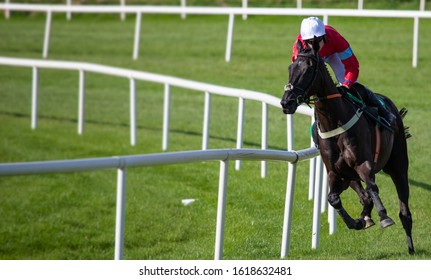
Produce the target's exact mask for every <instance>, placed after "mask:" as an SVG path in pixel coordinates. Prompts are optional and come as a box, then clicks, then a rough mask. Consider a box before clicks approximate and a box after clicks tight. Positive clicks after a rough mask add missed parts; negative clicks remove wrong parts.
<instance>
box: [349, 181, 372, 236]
mask: <svg viewBox="0 0 431 280" xmlns="http://www.w3.org/2000/svg"><path fill="white" fill-rule="evenodd" d="M350 187H351V188H352V189H353V190H354V191H355V192H356V193H357V194H358V196H359V199H360V202H361V204H362V206H363V207H364V208H363V210H362V213H361V218H362V219H364V221H365V226H364V229H367V228H370V227H372V226H374V225H375V223H374V221H373V219H372V218H371V211H372V210H373V206H374V203H373V200H372V199H371V197H370V195H369V194H368V192H366V191H365V190H364V188H363V187H362V185H361V182H360V181H351V182H350Z"/></svg>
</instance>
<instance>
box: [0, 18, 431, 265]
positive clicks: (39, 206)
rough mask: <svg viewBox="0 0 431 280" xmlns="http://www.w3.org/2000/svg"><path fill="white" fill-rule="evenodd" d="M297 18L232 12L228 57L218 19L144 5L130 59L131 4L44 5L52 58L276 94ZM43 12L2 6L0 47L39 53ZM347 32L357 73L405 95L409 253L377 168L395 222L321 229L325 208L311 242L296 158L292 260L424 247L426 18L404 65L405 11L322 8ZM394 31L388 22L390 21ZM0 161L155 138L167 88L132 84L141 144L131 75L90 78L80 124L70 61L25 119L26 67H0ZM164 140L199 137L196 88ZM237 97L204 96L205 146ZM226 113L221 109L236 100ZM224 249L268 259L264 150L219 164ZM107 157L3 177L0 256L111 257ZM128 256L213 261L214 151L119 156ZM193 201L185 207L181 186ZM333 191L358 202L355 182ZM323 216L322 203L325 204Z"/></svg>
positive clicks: (149, 148) (277, 197) (145, 146)
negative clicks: (82, 9) (132, 164)
mask: <svg viewBox="0 0 431 280" xmlns="http://www.w3.org/2000/svg"><path fill="white" fill-rule="evenodd" d="M301 19H302V18H300V17H287V18H286V17H249V19H248V20H247V21H242V20H239V19H237V20H236V22H235V30H234V32H235V34H234V41H233V49H232V61H231V62H230V63H226V62H225V61H224V48H225V43H226V42H225V39H226V38H225V36H226V30H227V18H226V17H223V16H188V17H187V20H181V19H180V17H179V16H166V15H148V16H147V15H146V16H144V17H143V26H142V35H141V36H142V37H141V49H140V54H139V59H138V60H137V61H133V60H132V45H133V32H134V18H133V17H128V18H127V19H126V20H125V21H120V20H119V19H118V16H114V15H105V16H98V15H74V17H73V20H72V21H66V20H65V19H64V16H63V15H56V16H54V22H53V30H52V33H51V34H52V38H51V47H50V54H49V58H50V59H58V60H72V61H90V62H95V63H101V64H106V65H113V66H119V67H125V68H133V69H138V70H144V71H149V72H155V73H162V74H167V75H173V76H179V77H183V78H187V79H192V80H197V81H203V82H208V83H213V84H219V85H223V86H229V87H237V88H246V89H252V90H258V91H262V92H267V93H270V94H273V95H275V96H281V93H282V88H283V85H284V83H285V82H286V80H287V67H288V65H289V60H290V49H291V44H292V40H293V38H294V36H296V33H297V30H298V26H299V23H300V20H301ZM44 22H45V19H44V16H42V15H39V14H36V15H30V16H26V15H16V16H15V15H14V16H13V17H12V18H11V19H9V20H5V19H3V18H2V19H0V24H1V26H2V28H1V29H0V36H1V38H2V40H1V42H0V50H1V54H2V56H11V57H30V58H40V57H41V51H42V40H43V30H44ZM330 24H332V25H333V26H334V27H336V28H337V29H339V30H340V31H341V33H343V34H345V36H346V37H347V39H348V40H349V41H350V43H351V45H352V47H353V49H354V51H355V53H356V55H357V56H358V58H359V60H360V62H361V75H360V80H361V82H363V83H364V84H366V85H368V86H369V87H371V88H372V89H373V90H375V91H377V92H381V93H383V94H386V95H388V96H389V97H391V98H392V99H393V100H394V101H395V103H396V104H397V105H398V106H399V107H407V108H408V109H409V114H408V115H407V117H406V123H407V125H409V126H410V127H411V133H412V134H413V138H412V139H410V140H409V153H410V184H411V208H412V214H413V219H414V232H413V238H414V241H415V245H416V250H417V254H416V255H415V256H413V257H412V256H409V255H408V254H407V247H406V245H405V240H404V239H405V236H404V231H403V229H402V226H401V223H400V222H399V220H398V218H397V215H398V211H399V209H398V201H397V197H396V193H395V188H394V187H393V184H392V182H391V180H390V178H388V177H387V176H385V175H383V174H379V175H378V177H377V183H378V185H379V186H380V192H381V197H382V199H383V202H384V203H385V206H386V207H387V209H388V213H389V215H390V216H392V217H393V218H394V219H395V221H396V222H397V224H396V225H395V226H393V227H391V228H388V229H385V230H382V229H380V228H378V227H377V226H376V227H374V228H372V229H370V230H367V231H359V232H356V231H350V230H348V229H347V228H346V227H345V225H344V224H342V222H341V221H340V219H338V220H337V222H338V224H337V225H338V230H337V233H336V234H334V235H329V234H328V226H327V224H326V223H325V222H324V221H325V219H324V218H322V221H323V222H322V228H321V232H322V235H321V242H320V247H319V249H318V250H312V249H311V219H312V204H313V202H312V201H308V199H307V194H308V181H307V179H308V177H307V174H308V162H304V163H300V164H299V166H298V178H297V184H296V188H295V200H294V212H293V221H292V225H293V229H292V236H291V248H290V254H289V259H411V258H413V259H430V257H431V252H430V249H429V248H431V240H430V236H429V232H430V226H429V224H427V220H428V216H429V214H430V207H431V204H430V201H431V200H430V198H431V186H430V185H429V183H428V182H429V179H430V175H429V173H428V156H427V155H428V151H429V148H428V144H429V141H428V139H429V136H430V135H429V134H430V133H429V130H427V129H426V124H425V123H424V121H423V120H424V119H426V117H427V116H428V113H427V112H428V108H429V105H430V104H429V103H430V102H429V101H428V99H427V92H426V81H427V79H428V74H429V73H430V70H431V69H430V66H429V65H430V63H429V62H430V60H431V57H429V54H427V53H426V52H425V50H427V49H429V47H430V45H431V38H430V37H429V36H428V34H427V30H429V28H430V27H431V26H430V25H431V22H430V21H429V20H421V23H420V24H421V25H420V27H421V33H420V46H419V51H420V52H419V65H418V68H416V69H413V68H411V46H412V26H413V22H412V20H400V19H383V20H379V21H377V20H376V19H366V18H364V19H359V18H330ZM393 26H396V32H385V30H389V29H394V27H393ZM0 81H1V85H2V87H1V90H0V98H1V100H2V102H1V103H0V123H1V140H0V141H1V145H0V149H1V150H0V161H1V162H15V161H35V160H52V159H66V158H67V159H72V158H83V157H102V156H112V155H127V154H139V153H154V152H160V151H161V135H162V132H161V129H162V113H161V112H162V106H163V100H162V95H163V88H162V86H161V85H155V84H150V83H143V82H138V83H137V90H138V103H139V110H138V127H139V130H138V144H137V146H135V147H131V146H130V144H129V127H128V122H129V120H128V81H127V80H124V79H120V78H112V77H108V76H103V75H97V74H89V75H88V76H87V89H86V90H87V97H86V98H87V99H86V102H87V103H86V126H85V132H84V135H82V136H79V135H77V133H76V126H77V125H76V118H77V116H76V114H77V90H78V89H77V87H78V74H77V73H75V72H68V71H53V70H41V71H40V82H41V86H40V92H41V95H40V98H41V99H40V107H39V112H40V119H39V126H38V129H37V130H35V131H32V130H31V129H30V92H31V69H27V68H13V67H4V66H1V67H0ZM172 98H173V99H172V115H171V119H172V123H171V143H170V151H180V150H194V149H199V148H200V147H201V130H202V110H203V94H199V93H196V92H191V91H188V90H183V89H173V93H172ZM236 106H237V100H235V99H231V98H224V97H213V107H212V116H211V117H212V122H211V131H210V135H211V138H210V144H209V147H210V148H228V147H234V146H235V139H236V113H235V112H236V110H237V109H236ZM232 112H233V113H232ZM269 114H270V115H269V117H270V127H269V135H270V136H269V137H270V140H269V146H270V148H275V149H284V148H285V116H284V115H283V114H282V113H281V112H280V111H279V110H276V109H275V108H270V112H269ZM295 123H296V124H297V125H296V128H295V132H296V135H297V136H296V139H295V140H296V148H303V147H306V146H307V145H308V143H309V140H308V124H309V121H308V118H304V117H300V116H298V117H295ZM245 129H246V130H245V135H244V139H245V143H246V144H245V146H246V147H259V146H260V104H257V103H254V102H251V101H247V102H246V128H245ZM230 165H231V168H230V172H229V182H228V184H229V187H228V200H227V203H228V204H227V215H226V232H225V246H224V257H225V258H226V259H278V258H279V255H280V253H279V252H280V241H281V228H282V219H283V209H284V195H285V184H286V171H287V167H286V164H284V163H270V164H269V175H268V178H266V179H261V178H260V175H259V174H260V171H259V167H260V163H258V162H244V163H243V167H242V169H241V170H240V171H234V169H233V163H230ZM115 180H116V179H115V171H114V170H112V171H99V172H88V173H75V174H52V175H42V176H22V177H2V178H0V216H1V217H2V219H1V221H0V244H2V245H1V246H0V258H1V259H112V258H113V255H114V252H113V250H114V248H113V247H114V246H113V245H114V227H115V226H114V224H115ZM127 180H128V181H127V183H128V184H127V188H128V189H127V210H126V211H127V212H126V219H127V220H126V233H125V258H126V259H212V258H213V252H214V233H215V222H216V221H215V218H216V204H217V182H218V163H214V162H208V163H196V164H187V165H172V166H162V167H150V168H136V169H130V170H129V171H128V176H127ZM190 197H191V198H197V199H198V200H197V201H196V202H195V203H194V204H192V205H190V206H189V207H184V206H183V205H182V204H181V199H183V198H190ZM342 198H343V202H344V205H345V206H346V208H347V210H348V211H350V212H351V213H352V214H353V216H359V213H360V204H359V202H358V198H357V197H356V196H355V194H354V193H353V192H352V191H347V192H346V193H344V194H343V195H342ZM322 217H324V216H322Z"/></svg>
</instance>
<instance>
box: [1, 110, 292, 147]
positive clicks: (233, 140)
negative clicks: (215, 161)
mask: <svg viewBox="0 0 431 280" xmlns="http://www.w3.org/2000/svg"><path fill="white" fill-rule="evenodd" d="M0 115H7V116H11V117H16V118H30V115H29V114H23V113H16V112H0ZM38 119H47V120H54V121H60V122H68V123H78V120H77V119H76V118H66V117H57V116H44V115H38ZM85 123H86V124H95V125H109V126H117V127H124V128H129V127H130V124H129V123H114V122H108V121H96V120H89V119H87V120H85ZM137 128H138V129H146V130H152V131H158V132H160V133H162V128H158V127H148V126H142V125H138V126H137ZM169 131H170V132H171V133H178V134H183V135H189V136H199V137H202V133H200V132H196V131H190V130H178V129H170V130H169ZM209 137H210V139H214V140H220V141H225V142H231V143H233V144H234V145H235V146H236V138H227V137H220V136H215V135H211V134H210V136H209ZM243 145H245V146H249V147H253V148H257V149H259V148H261V144H260V143H256V142H251V141H243ZM268 148H269V149H273V150H286V147H278V146H273V145H268Z"/></svg>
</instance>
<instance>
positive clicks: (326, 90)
mask: <svg viewBox="0 0 431 280" xmlns="http://www.w3.org/2000/svg"><path fill="white" fill-rule="evenodd" d="M320 67H321V68H320V72H321V76H322V83H321V85H320V86H319V87H318V90H317V93H316V96H317V97H318V98H320V99H321V101H317V102H316V103H315V108H316V112H317V118H318V120H319V123H320V126H321V128H322V130H324V131H328V130H332V129H335V128H336V127H338V126H339V125H340V123H345V122H347V121H348V119H349V118H351V116H352V114H353V112H351V111H352V108H351V106H348V104H346V101H345V100H344V98H341V97H340V96H338V95H336V96H334V95H335V94H338V90H337V87H336V85H335V84H334V81H333V80H332V78H331V76H330V74H329V72H328V69H326V66H325V65H321V66H320ZM328 97H331V98H330V99H327V98H328Z"/></svg>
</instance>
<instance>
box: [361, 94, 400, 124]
mask: <svg viewBox="0 0 431 280" xmlns="http://www.w3.org/2000/svg"><path fill="white" fill-rule="evenodd" d="M367 93H368V105H370V106H374V107H376V108H377V110H378V112H379V116H380V120H381V121H382V122H383V123H384V124H385V125H387V126H388V127H389V128H391V129H392V130H394V129H395V128H396V123H397V118H396V116H395V115H394V114H393V113H391V112H390V111H389V110H388V109H387V108H386V106H385V104H384V103H383V101H381V100H380V99H379V98H378V97H377V95H376V94H374V93H373V92H371V91H370V90H367Z"/></svg>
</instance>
